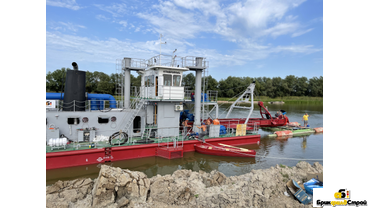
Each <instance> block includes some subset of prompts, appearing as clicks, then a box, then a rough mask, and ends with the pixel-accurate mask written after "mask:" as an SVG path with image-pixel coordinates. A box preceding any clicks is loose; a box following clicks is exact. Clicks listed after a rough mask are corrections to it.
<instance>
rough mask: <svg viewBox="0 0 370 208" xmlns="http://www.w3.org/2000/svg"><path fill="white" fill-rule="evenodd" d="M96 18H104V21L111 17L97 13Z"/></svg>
mask: <svg viewBox="0 0 370 208" xmlns="http://www.w3.org/2000/svg"><path fill="white" fill-rule="evenodd" d="M95 18H96V19H98V20H104V21H105V20H109V19H110V18H109V17H106V16H104V15H102V14H98V15H96V16H95Z"/></svg>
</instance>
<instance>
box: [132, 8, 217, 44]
mask: <svg viewBox="0 0 370 208" xmlns="http://www.w3.org/2000/svg"><path fill="white" fill-rule="evenodd" d="M153 8H154V9H155V10H156V11H157V13H155V12H153V13H141V12H140V13H137V16H138V17H140V18H143V19H146V20H147V21H148V22H149V23H150V24H151V25H152V26H151V27H152V28H153V29H154V30H155V31H157V32H158V33H163V34H166V35H167V36H170V37H173V38H177V39H186V38H194V37H195V34H197V33H199V32H203V31H211V25H210V24H209V23H208V22H207V21H206V20H205V19H203V17H202V16H198V15H197V14H196V13H191V12H184V11H181V10H180V9H179V8H178V7H176V5H175V4H173V3H172V2H168V1H166V2H162V3H161V4H159V5H154V6H153Z"/></svg>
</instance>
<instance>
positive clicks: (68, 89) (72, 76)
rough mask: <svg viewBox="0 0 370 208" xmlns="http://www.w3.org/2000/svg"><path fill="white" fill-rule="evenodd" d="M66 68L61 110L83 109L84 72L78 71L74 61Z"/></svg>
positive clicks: (84, 92)
mask: <svg viewBox="0 0 370 208" xmlns="http://www.w3.org/2000/svg"><path fill="white" fill-rule="evenodd" d="M72 66H73V70H67V75H66V83H65V87H64V99H63V111H85V101H86V95H85V94H86V72H84V71H79V70H78V65H77V63H76V62H73V63H72Z"/></svg>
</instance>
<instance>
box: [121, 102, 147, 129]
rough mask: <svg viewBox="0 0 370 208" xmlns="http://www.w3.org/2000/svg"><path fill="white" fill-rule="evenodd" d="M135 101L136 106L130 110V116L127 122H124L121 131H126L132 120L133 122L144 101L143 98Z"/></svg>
mask: <svg viewBox="0 0 370 208" xmlns="http://www.w3.org/2000/svg"><path fill="white" fill-rule="evenodd" d="M136 101H138V102H136V103H137V104H136V108H135V109H134V110H133V111H132V112H131V116H130V118H129V119H128V122H127V123H126V125H125V127H124V128H123V130H122V131H123V132H126V133H127V132H128V129H129V128H130V126H131V125H132V122H134V119H135V117H136V116H137V114H138V113H139V111H140V109H141V108H142V107H143V106H144V103H145V100H144V99H137V100H136Z"/></svg>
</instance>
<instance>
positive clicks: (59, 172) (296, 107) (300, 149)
mask: <svg viewBox="0 0 370 208" xmlns="http://www.w3.org/2000/svg"><path fill="white" fill-rule="evenodd" d="M267 106H268V109H269V111H270V113H271V114H275V113H276V111H277V110H281V109H282V110H285V111H287V114H286V115H287V116H288V117H289V120H290V122H294V121H297V122H299V123H301V124H302V125H303V122H302V116H303V115H304V114H305V113H308V115H310V117H309V122H308V124H309V125H310V127H313V128H315V127H323V105H322V104H314V105H313V104H283V105H278V104H268V105H267ZM227 107H228V106H225V105H222V106H220V110H219V112H220V115H219V117H220V118H223V117H224V116H225V115H226V113H223V114H222V112H223V111H225V110H226V108H227ZM254 109H255V110H254V111H253V113H252V116H251V117H252V118H259V117H260V113H259V107H258V106H255V108H254ZM246 116H247V113H246V112H245V111H244V110H242V109H234V110H233V112H232V113H231V115H230V116H229V117H234V118H237V117H246ZM259 134H260V135H261V142H260V144H259V145H257V144H254V145H246V146H242V147H244V148H248V149H254V150H256V152H257V153H256V157H255V158H241V157H221V156H211V155H203V154H199V153H197V152H188V153H184V157H183V158H178V159H171V160H168V159H165V158H160V157H148V158H139V159H132V160H124V161H117V162H111V163H105V164H106V165H111V166H113V167H120V168H123V169H130V170H133V171H142V172H144V173H145V174H146V175H147V176H148V177H152V176H155V175H157V174H159V175H165V174H172V173H173V172H174V171H176V170H180V169H190V170H193V171H199V170H202V171H205V172H211V171H212V170H218V171H220V172H222V173H224V174H225V175H226V176H235V175H242V174H245V173H248V172H250V171H251V170H252V169H265V168H270V167H271V166H276V165H285V166H294V165H296V164H297V163H298V162H299V161H303V160H305V161H307V162H308V163H310V164H313V163H314V162H319V163H320V164H322V165H323V161H322V159H323V134H322V133H320V134H310V135H306V136H294V137H291V138H284V139H280V138H276V137H273V138H272V137H268V136H267V135H269V134H272V132H267V131H263V130H261V129H260V130H259ZM99 171H100V164H95V165H86V166H79V167H70V168H62V169H54V170H47V171H46V185H50V184H53V183H55V182H57V181H58V180H62V181H63V180H73V179H76V178H92V179H94V178H96V177H98V175H99Z"/></svg>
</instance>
